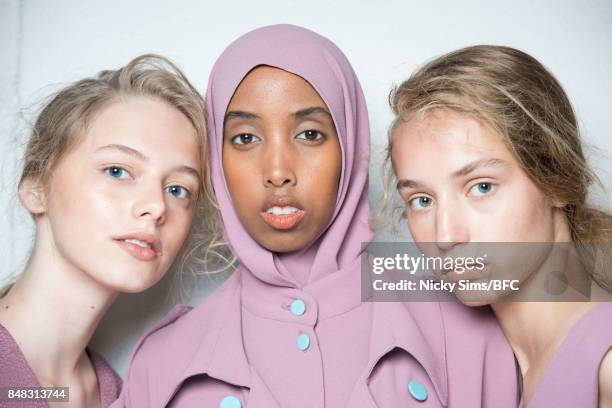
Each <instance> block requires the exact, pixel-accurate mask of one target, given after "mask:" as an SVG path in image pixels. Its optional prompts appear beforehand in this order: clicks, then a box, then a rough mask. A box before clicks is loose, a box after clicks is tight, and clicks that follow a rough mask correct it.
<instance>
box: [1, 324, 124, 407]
mask: <svg viewBox="0 0 612 408" xmlns="http://www.w3.org/2000/svg"><path fill="white" fill-rule="evenodd" d="M87 354H88V355H89V358H90V359H91V362H92V364H93V366H94V369H95V371H96V376H97V377H98V389H99V390H100V405H101V406H102V407H103V408H106V407H108V406H109V405H110V404H111V403H112V402H113V401H115V400H116V399H117V397H118V396H119V391H120V390H121V378H119V376H118V375H117V373H116V372H115V371H114V370H113V369H112V368H111V367H110V366H109V365H108V363H107V362H106V361H105V360H104V358H103V357H102V356H100V355H99V354H98V353H96V352H94V351H93V350H89V349H88V350H87ZM17 387H40V384H39V383H38V380H37V379H36V375H35V374H34V372H33V371H32V369H31V368H30V366H29V364H28V362H27V361H26V358H25V356H24V355H23V353H22V352H21V349H20V348H19V346H18V345H17V343H16V342H15V339H13V336H11V334H10V333H9V332H8V330H7V329H6V328H5V327H4V326H2V325H0V389H3V388H4V389H6V388H17ZM48 406H49V405H48V404H47V403H46V402H45V401H31V402H24V403H12V402H11V403H9V402H7V401H2V400H0V407H19V408H47V407H48Z"/></svg>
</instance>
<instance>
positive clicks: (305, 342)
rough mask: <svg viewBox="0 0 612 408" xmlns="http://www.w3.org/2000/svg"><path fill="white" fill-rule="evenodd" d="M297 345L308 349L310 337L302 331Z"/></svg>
mask: <svg viewBox="0 0 612 408" xmlns="http://www.w3.org/2000/svg"><path fill="white" fill-rule="evenodd" d="M297 346H298V348H299V349H300V350H302V351H306V349H307V348H308V347H310V337H309V336H308V335H307V334H306V333H302V334H300V335H299V336H298V338H297Z"/></svg>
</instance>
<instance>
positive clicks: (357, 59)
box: [0, 0, 612, 374]
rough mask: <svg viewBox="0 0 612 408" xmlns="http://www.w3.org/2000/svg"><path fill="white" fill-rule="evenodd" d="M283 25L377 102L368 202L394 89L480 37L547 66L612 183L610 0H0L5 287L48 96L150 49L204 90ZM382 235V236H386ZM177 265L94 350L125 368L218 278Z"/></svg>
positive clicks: (18, 257)
mask: <svg viewBox="0 0 612 408" xmlns="http://www.w3.org/2000/svg"><path fill="white" fill-rule="evenodd" d="M275 23H292V24H297V25H302V26H305V27H307V28H310V29H312V30H314V31H317V32H319V33H321V34H323V35H325V36H326V37H328V38H330V39H331V40H332V41H334V42H335V43H336V44H337V45H338V46H339V47H340V48H341V49H342V50H343V51H344V52H345V54H346V55H347V56H348V58H349V60H350V61H351V62H352V64H353V67H354V68H355V71H356V72H357V75H358V76H359V78H360V80H361V84H362V86H363V89H364V92H365V95H366V99H367V103H368V107H369V111H370V122H371V131H372V145H373V160H372V163H371V167H370V168H371V172H370V174H371V181H370V185H371V197H370V201H371V203H372V207H373V209H374V210H376V209H377V208H378V203H379V202H380V192H381V188H380V185H381V177H380V167H381V153H380V152H381V150H382V148H383V147H384V143H385V140H386V128H387V125H388V124H389V122H390V120H391V113H390V110H389V107H388V102H387V96H388V92H389V90H390V89H391V87H392V86H393V85H394V84H397V83H399V82H400V81H401V80H403V79H405V78H407V76H408V75H409V74H410V73H411V72H412V71H413V70H414V69H415V68H416V67H418V66H419V65H421V64H422V63H424V62H425V61H427V60H430V59H431V58H433V57H435V56H437V55H440V54H442V53H444V52H447V51H451V50H453V49H456V48H460V47H464V46H468V45H473V44H483V43H487V44H500V45H509V46H513V47H517V48H520V49H522V50H524V51H527V52H528V53H530V54H532V55H533V56H535V57H536V58H537V59H539V60H540V61H541V62H542V63H544V65H546V66H547V67H548V68H550V69H551V71H552V72H553V73H554V74H555V75H556V77H557V78H558V79H559V80H560V81H561V83H562V84H563V86H564V87H565V90H566V91H567V93H568V94H569V96H570V99H571V100H572V101H573V104H574V107H575V108H576V111H577V114H578V117H579V121H580V126H581V129H582V131H583V135H584V138H585V140H586V141H587V143H588V144H589V146H590V147H589V149H588V152H589V155H590V156H591V162H592V164H593V165H594V167H595V169H596V170H597V171H598V173H599V175H600V177H601V179H602V181H603V182H604V184H605V186H606V188H607V189H608V190H610V189H612V166H610V163H612V161H611V160H610V157H612V137H611V136H612V135H611V134H610V117H611V115H610V114H611V108H610V103H609V95H612V2H610V1H609V0H601V1H582V2H577V1H568V0H555V1H552V0H546V1H537V2H534V1H533V0H526V1H512V2H508V1H504V2H501V1H500V2H491V1H475V0H469V1H468V0H463V1H461V2H458V1H451V0H446V1H412V0H391V1H390V0H384V1H382V0H379V1H374V0H372V1H367V2H366V1H363V2H357V1H356V0H352V1H345V0H342V1H334V0H310V1H293V0H284V1H263V0H259V1H242V0H233V1H218V2H215V1H196V0H182V1H167V0H166V1H162V0H147V1H141V2H134V1H132V2H128V1H120V0H109V1H101V0H98V1H91V0H80V1H76V0H75V1H68V0H53V1H43V0H39V1H34V0H27V1H26V0H22V1H18V0H0V137H1V139H0V154H1V157H2V162H1V167H0V169H1V173H0V205H1V206H2V207H0V208H2V209H3V210H4V211H0V232H1V233H0V284H1V280H2V279H5V278H8V277H9V276H11V275H14V274H18V273H19V272H20V271H21V270H22V269H23V266H24V263H25V261H26V259H27V256H28V251H29V249H30V247H31V240H32V236H33V225H32V223H31V222H30V220H29V217H28V216H27V214H24V212H23V210H21V209H20V207H19V203H18V201H17V199H16V194H15V184H16V179H17V175H18V174H19V169H20V161H19V160H20V157H21V153H22V147H23V145H24V144H25V141H26V138H27V131H28V126H29V125H28V123H30V122H31V121H32V120H33V115H34V114H35V112H36V110H37V109H38V107H39V105H40V103H41V101H43V100H44V98H45V97H47V96H48V95H49V94H51V93H52V92H54V91H56V90H57V89H58V88H60V87H62V86H64V85H66V84H67V83H69V82H70V81H74V80H77V79H80V78H83V77H86V76H91V75H93V74H95V73H96V72H98V71H100V70H102V69H109V68H117V67H119V66H121V65H123V64H125V63H127V62H128V61H129V60H130V59H131V58H132V57H134V56H136V55H137V54H141V53H145V52H156V53H160V54H163V55H165V56H168V57H170V58H171V59H173V60H174V61H175V62H177V63H178V65H179V66H181V67H182V68H183V69H184V71H185V72H186V74H187V75H188V76H189V77H190V79H191V80H192V82H193V83H194V84H195V85H196V86H197V87H198V88H199V89H200V90H201V91H202V92H204V91H205V85H206V81H207V77H208V74H209V72H210V69H211V67H212V65H213V62H214V60H215V59H216V58H217V56H218V55H219V54H220V53H221V51H222V50H223V49H224V48H225V47H226V46H227V45H228V44H229V42H231V41H232V40H234V39H235V38H237V37H238V36H240V35H241V34H244V33H245V32H247V31H249V30H251V29H253V28H256V27H259V26H262V25H267V24H275ZM607 197H608V198H605V197H604V196H603V195H602V194H598V195H597V196H596V200H598V201H599V202H600V204H601V203H602V202H603V204H604V205H608V206H609V203H610V201H609V200H610V199H609V197H610V195H609V194H608V195H607ZM388 237H389V235H388V233H386V232H384V233H383V232H378V234H377V238H378V239H379V240H381V239H386V238H388ZM402 237H404V236H400V238H402ZM394 239H398V237H395V238H394ZM173 272H175V271H171V272H170V275H168V279H166V280H164V281H162V282H161V283H160V284H158V285H157V286H156V287H154V288H153V289H150V290H149V291H147V292H145V293H143V294H138V295H126V296H122V297H120V298H119V299H118V301H117V303H116V304H115V305H114V306H113V307H112V308H111V310H110V312H109V313H108V315H107V316H106V318H105V319H104V321H103V322H102V324H101V326H100V329H99V330H98V332H97V333H96V336H95V338H94V341H93V347H94V348H95V349H97V350H98V351H100V352H101V353H102V354H103V355H105V356H106V357H107V358H108V359H109V361H110V362H111V364H112V365H114V366H115V367H116V368H117V369H118V371H119V372H120V373H121V374H123V372H124V370H125V365H126V360H127V357H128V353H129V351H130V350H131V348H132V346H133V344H134V342H135V341H136V339H137V338H138V336H140V334H141V333H142V332H143V330H144V329H145V327H146V326H148V325H150V324H151V323H152V322H153V321H155V320H157V319H159V317H160V316H162V315H163V314H165V313H166V312H167V310H168V309H169V308H170V307H171V305H172V304H173V303H175V302H177V301H182V302H185V303H192V304H195V303H197V302H198V300H199V299H201V298H202V297H204V296H206V295H207V294H208V293H209V292H210V290H212V289H213V288H214V287H215V286H216V285H218V283H219V282H220V281H221V280H222V278H223V277H221V276H219V277H215V278H208V277H200V278H192V277H189V276H186V277H185V278H184V279H185V282H184V287H188V288H190V290H189V292H187V293H186V295H185V296H183V297H182V298H179V297H177V296H178V294H177V291H176V290H170V289H169V288H170V286H171V280H172V279H173V277H176V274H175V273H173ZM57 312H58V313H61V311H57Z"/></svg>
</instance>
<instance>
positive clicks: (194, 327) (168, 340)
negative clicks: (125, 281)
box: [134, 274, 239, 358]
mask: <svg viewBox="0 0 612 408" xmlns="http://www.w3.org/2000/svg"><path fill="white" fill-rule="evenodd" d="M234 275H235V274H234ZM238 288H239V286H238V281H237V280H236V279H235V278H234V276H230V278H229V279H228V280H227V281H226V282H224V283H223V284H222V285H221V286H220V287H219V288H217V289H216V290H215V291H214V292H213V293H212V294H210V296H208V297H207V298H205V299H204V300H203V301H202V302H201V303H200V304H199V305H198V306H197V307H195V308H194V307H192V306H188V305H181V304H179V305H176V306H175V307H174V308H173V309H172V310H171V311H170V312H169V313H168V314H167V315H166V316H165V317H164V318H163V319H161V320H159V321H158V322H157V323H155V324H154V325H153V326H152V327H151V328H150V329H149V330H148V331H147V332H146V333H145V334H144V335H143V336H142V338H141V339H140V341H139V342H138V344H137V346H136V348H135V349H134V357H136V356H139V357H141V358H142V357H143V356H144V355H148V354H154V355H155V356H157V355H158V354H159V352H160V351H164V350H168V349H174V350H177V349H180V348H181V345H187V343H189V341H190V340H189V339H194V338H198V337H201V336H204V335H207V334H209V333H210V331H211V329H212V328H214V327H211V326H214V324H215V322H216V320H218V319H217V318H216V317H217V316H218V314H219V313H220V312H223V311H224V310H225V308H226V305H227V303H228V301H229V300H230V298H231V297H232V296H233V295H234V294H236V292H237V289H238Z"/></svg>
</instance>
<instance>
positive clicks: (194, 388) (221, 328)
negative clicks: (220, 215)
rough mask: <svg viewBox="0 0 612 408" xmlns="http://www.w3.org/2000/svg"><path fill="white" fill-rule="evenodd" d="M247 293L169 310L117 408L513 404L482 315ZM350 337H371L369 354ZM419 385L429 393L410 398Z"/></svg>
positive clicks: (499, 346)
mask: <svg viewBox="0 0 612 408" xmlns="http://www.w3.org/2000/svg"><path fill="white" fill-rule="evenodd" d="M338 278H339V279H342V278H348V277H347V276H338ZM253 283H254V282H252V281H251V279H250V278H249V277H247V276H245V275H243V274H241V272H240V270H238V271H236V272H235V273H234V274H233V275H232V276H231V277H230V278H229V279H228V280H227V281H226V282H225V283H224V284H223V285H222V286H221V287H220V288H218V289H217V290H216V291H215V292H214V293H213V294H212V295H211V296H210V297H208V298H207V299H205V300H204V302H202V304H200V305H199V306H198V307H197V308H195V309H191V308H190V307H187V306H177V307H175V308H174V309H173V311H172V312H171V313H170V314H169V315H168V316H167V317H166V318H165V319H163V320H162V321H161V322H159V323H158V324H157V325H156V326H155V327H154V328H152V329H151V330H150V331H149V332H148V333H147V334H146V335H145V336H144V337H143V338H142V339H141V340H140V342H139V344H138V345H137V347H136V349H135V351H134V355H133V356H132V359H131V361H130V364H129V368H128V374H127V376H126V378H125V380H124V388H123V391H122V393H121V396H120V398H119V400H118V401H117V402H116V403H115V404H113V405H112V406H113V407H134V408H135V407H194V408H195V407H222V408H225V407H234V406H235V407H250V408H275V407H276V408H281V407H282V408H290V407H313V408H314V407H317V408H322V407H357V408H359V407H363V408H375V407H402V406H406V407H409V406H415V407H470V408H471V407H496V408H498V407H499V408H503V407H509V408H510V407H512V408H515V407H517V405H518V392H517V376H516V367H515V361H514V356H513V354H512V351H511V350H510V347H509V345H508V343H507V342H506V339H505V337H504V336H503V334H502V332H501V330H500V329H499V327H498V325H497V322H496V321H495V319H494V317H493V316H492V314H491V313H490V311H489V310H488V308H475V309H471V308H467V307H464V306H462V305H460V304H457V303H453V302H444V303H435V302H410V303H361V302H360V299H359V296H358V295H357V296H355V295H351V293H355V292H353V291H349V290H346V291H338V292H337V293H334V290H333V285H334V283H333V282H319V284H318V285H316V287H311V288H309V287H306V288H303V289H302V290H295V289H289V288H278V287H267V286H265V285H264V286H262V287H256V286H254V284H253ZM347 283H348V287H349V288H351V287H352V288H354V287H355V286H358V285H359V276H357V278H356V279H349V281H348V282H347ZM258 284H259V283H258ZM353 285H354V286H353ZM357 293H358V291H357ZM247 299H249V300H247ZM253 299H254V300H253ZM295 299H301V300H303V301H304V302H305V304H306V311H305V312H304V313H303V314H301V315H298V316H296V315H295V314H294V313H292V311H291V310H290V306H289V307H287V306H288V305H291V303H292V302H293V301H294V300H295ZM301 334H307V335H308V336H309V339H310V342H309V344H308V347H306V348H305V349H304V350H302V348H303V347H300V346H303V345H304V344H299V343H298V337H299V336H300V335H301ZM356 336H362V337H364V338H366V339H368V341H367V342H366V343H365V344H366V346H365V347H366V349H365V350H362V347H363V342H360V341H355V340H357V339H358V337H356ZM245 343H248V344H249V346H248V347H245ZM415 383H418V384H420V386H421V387H423V389H424V390H425V393H421V394H418V393H416V392H411V390H410V388H409V387H410V384H415ZM334 391H335V392H334ZM413 391H414V390H413ZM417 391H418V390H417ZM420 391H422V390H420ZM415 395H416V396H415ZM423 395H426V399H425V400H424V401H420V400H418V399H417V398H416V397H420V396H423ZM231 403H234V405H231ZM224 404H226V405H224Z"/></svg>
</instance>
